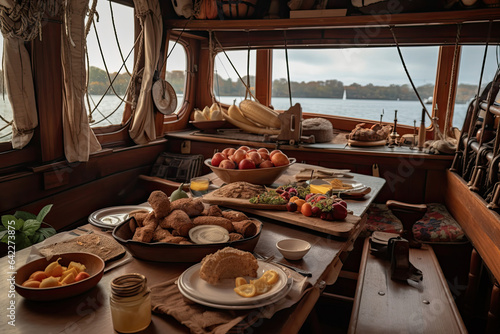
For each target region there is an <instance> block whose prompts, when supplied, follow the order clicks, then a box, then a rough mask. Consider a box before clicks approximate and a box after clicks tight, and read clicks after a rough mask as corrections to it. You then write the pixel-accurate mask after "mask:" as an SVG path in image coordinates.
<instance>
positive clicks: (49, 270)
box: [45, 258, 63, 277]
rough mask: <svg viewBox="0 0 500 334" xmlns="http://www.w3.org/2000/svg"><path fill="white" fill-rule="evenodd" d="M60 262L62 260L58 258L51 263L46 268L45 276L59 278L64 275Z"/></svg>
mask: <svg viewBox="0 0 500 334" xmlns="http://www.w3.org/2000/svg"><path fill="white" fill-rule="evenodd" d="M59 260H61V258H58V259H57V260H56V261H54V262H51V263H50V264H49V265H48V266H47V267H46V268H45V274H46V275H47V276H49V277H50V276H54V277H59V276H61V275H62V273H63V267H62V266H61V265H60V264H59Z"/></svg>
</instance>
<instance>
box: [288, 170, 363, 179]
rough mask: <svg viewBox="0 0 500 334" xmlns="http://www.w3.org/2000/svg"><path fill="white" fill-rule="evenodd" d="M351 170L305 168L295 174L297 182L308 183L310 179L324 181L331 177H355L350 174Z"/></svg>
mask: <svg viewBox="0 0 500 334" xmlns="http://www.w3.org/2000/svg"><path fill="white" fill-rule="evenodd" d="M349 172H350V170H349V169H319V168H315V169H312V168H305V169H302V170H301V171H300V172H299V173H297V174H295V180H297V181H307V180H310V179H323V178H331V177H348V178H352V177H353V176H352V175H351V174H349Z"/></svg>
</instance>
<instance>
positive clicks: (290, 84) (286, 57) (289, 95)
mask: <svg viewBox="0 0 500 334" xmlns="http://www.w3.org/2000/svg"><path fill="white" fill-rule="evenodd" d="M283 37H284V39H285V61H286V77H287V80H288V97H289V98H290V107H292V83H291V82H290V66H289V65H288V48H287V44H286V30H283Z"/></svg>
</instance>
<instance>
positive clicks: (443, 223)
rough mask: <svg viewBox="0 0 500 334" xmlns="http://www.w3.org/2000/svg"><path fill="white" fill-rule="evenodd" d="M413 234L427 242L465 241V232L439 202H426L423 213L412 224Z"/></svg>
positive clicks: (417, 238)
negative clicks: (425, 209)
mask: <svg viewBox="0 0 500 334" xmlns="http://www.w3.org/2000/svg"><path fill="white" fill-rule="evenodd" d="M412 230H413V236H414V238H415V239H416V240H419V241H422V242H427V243H434V242H436V243H443V242H446V243H455V242H458V243H461V242H467V239H466V237H465V233H464V231H463V230H462V228H461V227H460V225H459V224H458V223H457V221H456V220H455V219H454V218H453V217H452V216H451V214H450V213H449V212H448V210H447V209H446V206H444V205H443V204H440V203H430V204H427V212H426V213H425V215H424V216H423V217H422V219H420V220H419V221H417V222H416V223H415V224H414V225H413V229H412Z"/></svg>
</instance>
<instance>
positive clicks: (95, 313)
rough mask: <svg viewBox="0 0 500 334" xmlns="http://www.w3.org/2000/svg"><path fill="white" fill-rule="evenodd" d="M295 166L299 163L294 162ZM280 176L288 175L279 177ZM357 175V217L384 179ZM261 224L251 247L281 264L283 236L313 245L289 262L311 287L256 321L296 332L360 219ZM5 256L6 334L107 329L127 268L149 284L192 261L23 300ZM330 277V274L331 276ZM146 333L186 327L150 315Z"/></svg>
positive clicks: (22, 258)
mask: <svg viewBox="0 0 500 334" xmlns="http://www.w3.org/2000/svg"><path fill="white" fill-rule="evenodd" d="M297 165H298V166H297V167H302V166H300V165H301V164H297ZM283 177H289V175H288V176H286V175H285V176H283ZM355 177H356V179H359V181H360V182H363V183H365V184H367V185H369V186H371V187H372V192H371V193H370V194H369V196H367V197H366V198H365V199H363V200H361V201H349V203H348V206H350V208H352V210H354V211H355V212H356V213H357V214H359V215H360V216H362V215H363V214H364V212H365V210H366V208H367V207H368V205H369V204H370V203H371V202H372V201H373V199H374V197H375V196H376V194H377V193H378V191H379V190H380V189H381V188H382V186H383V184H384V182H385V181H384V180H383V179H380V178H374V177H369V176H363V175H355ZM259 219H260V220H261V221H263V223H264V229H263V231H262V233H261V237H260V239H259V242H258V244H257V246H256V248H255V251H256V252H258V253H260V254H263V255H275V256H276V259H278V260H280V261H283V262H286V260H284V259H283V258H282V256H281V254H280V253H279V252H278V250H277V249H276V247H275V244H276V242H277V241H278V240H280V239H284V238H290V237H293V238H299V239H304V240H307V241H309V242H310V243H311V244H312V248H311V250H310V251H309V253H308V254H307V255H306V256H305V257H304V258H303V259H302V260H300V261H294V263H293V265H294V266H297V267H300V268H303V269H305V270H308V271H311V272H312V273H313V275H312V277H310V278H308V280H309V282H310V283H311V284H312V285H313V289H311V290H310V291H309V292H308V293H307V294H306V295H305V296H304V297H303V298H302V299H301V300H300V301H299V302H298V303H297V304H295V305H294V306H293V307H291V308H289V309H286V310H282V311H280V312H278V313H276V314H275V315H274V316H273V318H272V319H270V320H266V321H263V322H257V324H258V325H259V327H258V328H254V330H255V331H256V332H262V333H267V332H270V331H272V330H273V331H277V332H283V333H291V332H297V331H298V330H299V329H300V327H301V326H302V324H303V322H304V321H305V319H306V318H307V316H308V314H309V313H310V311H311V310H312V308H313V307H314V304H315V303H316V301H317V299H318V298H319V295H320V293H321V290H322V288H323V287H324V285H325V281H332V273H333V276H335V273H336V272H338V271H340V267H341V265H342V262H341V261H340V259H341V255H342V254H345V253H346V252H347V251H349V249H350V248H351V247H352V244H353V242H354V240H355V239H356V237H357V236H358V234H359V232H360V230H361V228H362V225H363V221H361V222H360V224H359V226H358V228H357V229H356V231H354V232H353V234H352V235H351V236H350V237H349V238H348V239H343V238H338V237H332V236H329V235H326V234H323V233H320V232H315V231H311V230H308V229H304V228H300V227H296V226H292V225H289V224H286V223H283V222H279V221H276V220H273V219H269V218H265V217H264V218H263V217H259ZM84 228H86V229H92V230H93V231H94V232H95V233H104V234H108V235H109V232H103V231H101V230H100V229H99V228H97V227H95V226H92V225H86V226H84ZM29 252H30V249H24V250H22V251H19V252H17V253H16V255H15V262H16V264H15V266H16V267H20V266H21V265H23V264H24V263H26V259H27V257H28V255H29ZM8 260H9V259H8V258H7V257H4V258H2V259H1V260H0V267H1V268H2V273H3V274H2V280H1V282H0V291H2V292H3V293H4V295H3V298H1V301H0V308H1V309H2V310H3V311H2V329H3V330H4V332H5V330H6V331H7V332H8V333H10V332H12V333H79V332H90V333H111V332H113V325H112V321H111V314H110V309H109V297H110V288H109V287H110V282H111V281H112V279H113V278H115V277H117V276H120V275H123V274H126V273H131V272H138V273H142V274H144V275H145V276H146V277H147V279H148V285H149V286H153V285H156V284H158V283H161V282H164V281H167V280H169V279H171V278H174V277H177V276H179V275H180V274H181V273H182V272H183V271H184V270H186V269H187V268H188V267H190V266H191V265H192V263H168V264H166V263H157V262H149V261H143V260H139V259H135V258H134V259H133V260H132V261H130V262H128V263H126V264H124V265H122V266H119V267H116V268H114V269H112V270H110V271H109V272H106V273H105V274H104V276H103V278H102V280H101V281H100V282H99V284H98V285H97V287H95V288H93V289H92V290H90V291H88V292H86V293H84V294H82V295H79V296H75V297H72V298H68V299H65V300H60V301H54V302H33V301H28V300H25V299H24V298H23V297H21V296H19V295H18V294H17V293H16V294H9V292H10V291H9V289H10V282H9V281H8V278H9V277H10V276H11V274H9V272H10V271H11V270H9V263H8ZM333 279H334V277H333ZM11 303H14V305H15V310H14V312H13V313H14V314H15V325H16V326H15V327H12V326H10V325H8V324H7V321H10V319H8V318H7V316H6V315H7V313H6V310H7V308H8V307H9V305H11ZM145 332H146V333H188V332H189V330H188V328H186V327H185V326H183V325H182V324H180V323H178V322H177V321H176V320H175V319H173V318H172V317H170V316H166V315H156V314H153V317H152V323H151V325H150V326H149V327H148V328H147V330H146V331H145Z"/></svg>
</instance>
